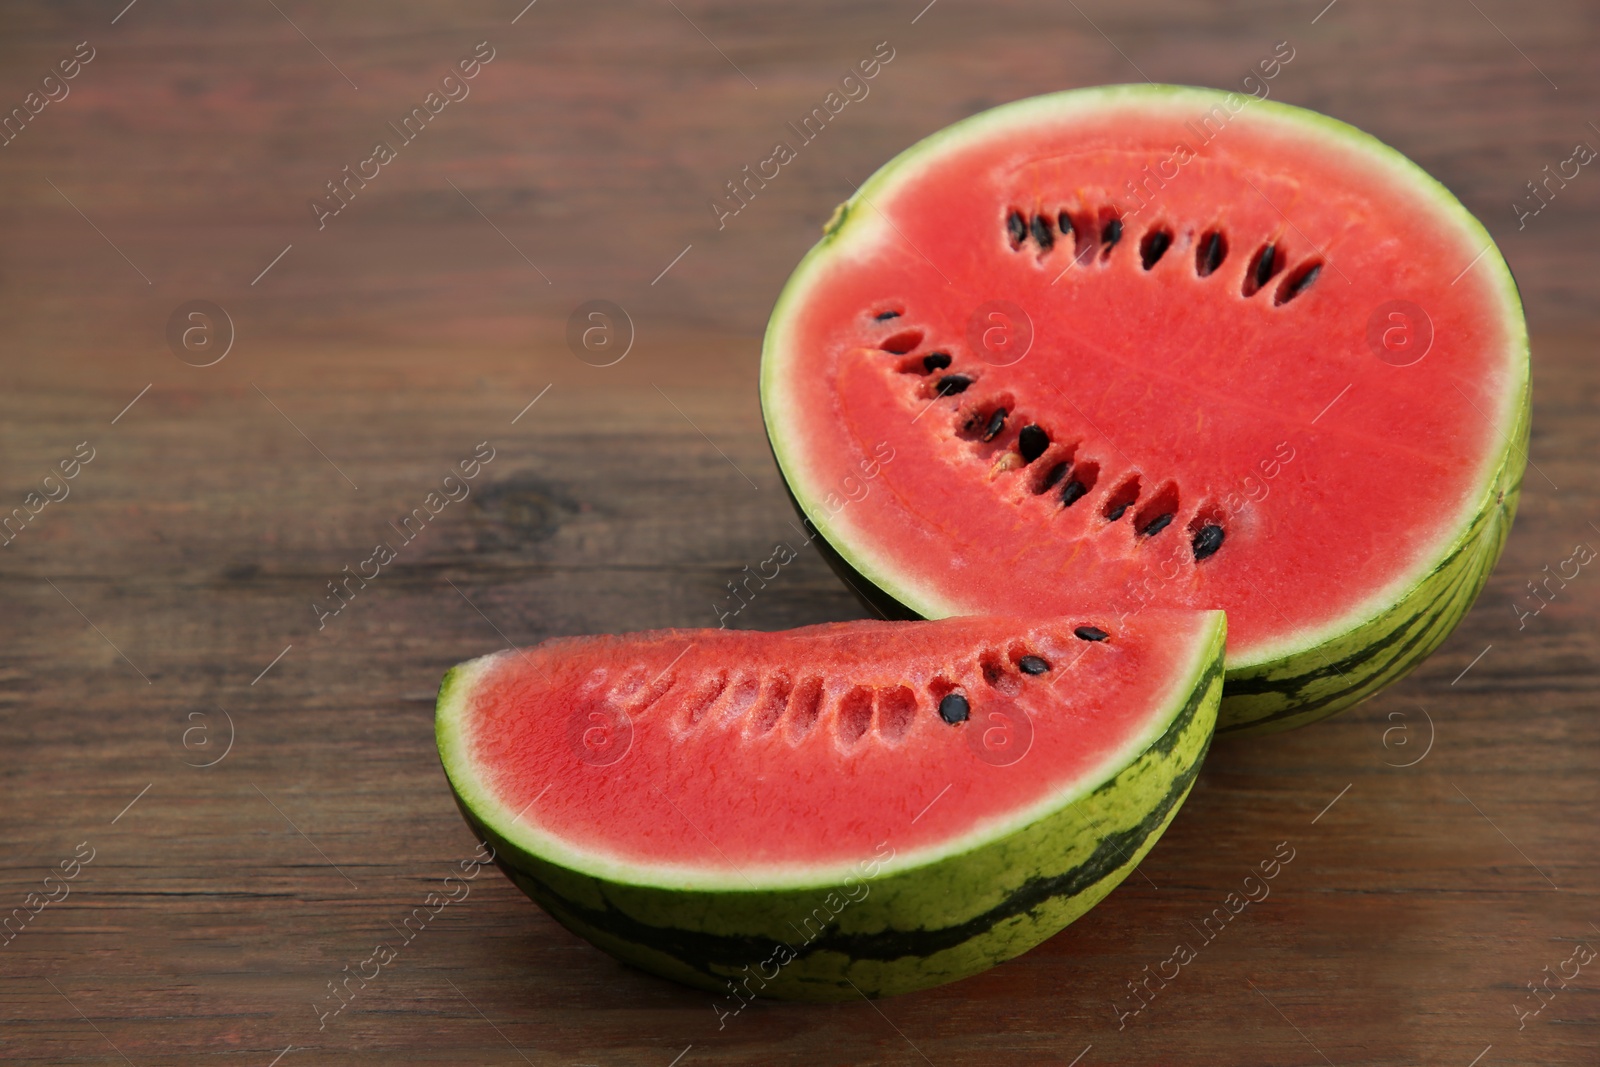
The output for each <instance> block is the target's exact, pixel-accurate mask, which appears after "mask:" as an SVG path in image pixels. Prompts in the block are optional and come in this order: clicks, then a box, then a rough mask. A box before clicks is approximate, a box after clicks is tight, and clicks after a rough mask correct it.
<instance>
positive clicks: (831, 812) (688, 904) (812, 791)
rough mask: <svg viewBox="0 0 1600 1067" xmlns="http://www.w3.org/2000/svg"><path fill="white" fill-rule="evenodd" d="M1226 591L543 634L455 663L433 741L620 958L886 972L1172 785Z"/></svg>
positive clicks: (1023, 946)
mask: <svg viewBox="0 0 1600 1067" xmlns="http://www.w3.org/2000/svg"><path fill="white" fill-rule="evenodd" d="M1224 642H1225V622H1224V616H1223V614H1222V613H1221V612H1192V611H1179V610H1165V611H1162V610H1155V611H1150V612H1146V613H1143V614H1140V615H1137V616H1130V617H1128V618H1126V619H1119V618H1116V617H1115V616H1112V615H1111V614H1110V613H1104V612H1102V613H1088V614H1083V615H1077V616H1069V617H1060V618H1053V619H1049V620H1036V619H1035V620H1018V619H1014V618H1003V617H983V618H961V619H947V620H944V621H940V622H924V623H888V622H877V621H868V622H853V623H832V624H827V625H822V626H812V627H807V628H804V629H800V630H793V631H789V632H786V633H756V632H749V631H731V630H662V631H656V632H652V633H643V634H631V635H623V636H620V637H580V638H560V639H557V640H553V641H548V642H546V643H544V644H542V645H539V646H537V647H535V648H531V649H525V650H520V651H507V652H498V653H495V654H494V655H490V656H485V657H483V658H481V659H476V660H472V661H470V662H468V663H463V664H461V665H460V666H458V667H456V668H454V669H453V670H451V671H450V673H449V674H447V675H446V676H445V679H444V682H443V684H442V685H441V686H440V689H439V705H438V718H437V733H438V742H439V753H440V757H441V759H442V761H443V763H444V768H445V772H446V774H447V775H448V777H449V779H450V785H451V788H452V789H453V790H454V791H455V795H456V800H457V803H458V804H459V806H460V808H461V810H462V813H463V814H464V815H465V816H466V819H467V822H468V823H469V824H470V825H471V826H472V828H473V830H474V831H475V832H476V833H477V834H479V835H480V836H481V837H482V838H483V839H484V840H485V841H487V842H488V843H489V844H490V845H491V846H492V847H493V848H494V850H495V854H496V856H497V857H498V862H499V863H500V865H501V867H502V869H503V870H504V871H505V872H506V874H507V875H509V876H510V877H511V879H512V880H513V881H514V882H515V883H516V884H517V885H518V886H520V887H521V888H522V889H523V890H524V891H525V892H526V893H527V894H528V895H529V896H530V897H532V898H533V899H534V900H535V901H537V902H538V903H539V904H540V905H542V906H543V907H544V908H545V910H546V911H548V912H549V913H550V914H551V915H552V916H554V917H555V918H556V919H557V920H558V921H559V922H561V923H562V924H563V925H565V926H566V927H568V928H569V929H571V930H572V931H573V932H575V933H577V934H578V935H580V936H582V937H584V938H587V939H588V940H589V941H591V942H593V943H594V944H595V945H597V946H599V947H600V948H602V949H604V950H605V951H607V952H610V953H611V954H613V955H615V956H617V957H618V958H620V959H623V960H625V961H628V962H631V963H634V964H636V965H638V966H639V967H642V968H644V969H645V970H648V971H653V972H655V973H657V974H660V975H664V976H667V977H669V978H674V979H678V980H680V981H683V982H687V983H690V984H693V985H697V986H701V987H703V988H707V989H712V990H715V991H717V992H718V993H719V994H720V995H721V996H720V998H719V1000H718V1001H717V1002H716V1003H717V1005H718V1013H719V1015H723V1016H725V1015H727V1014H729V1013H733V1012H737V1011H738V1010H739V1009H740V1008H741V1007H742V1006H743V1004H744V1003H745V1002H747V1001H748V1000H749V999H750V998H752V997H754V996H772V997H784V998H794V999H808V1000H836V999H843V998H852V997H856V996H859V995H861V994H865V995H868V996H881V995H885V994H890V993H898V992H902V991H906V990H911V989H919V988H923V987H926V986H931V985H937V984H940V983H942V982H948V981H952V980H954V979H957V978H961V977H963V976H965V975H969V974H973V973H975V972H977V971H980V970H983V969H984V968H987V967H990V966H992V965H994V964H996V963H999V962H1000V961H1002V960H1006V959H1009V958H1010V957H1012V956H1015V955H1017V954H1018V953H1021V952H1024V951H1026V950H1027V949H1029V948H1031V947H1032V946H1034V945H1036V944H1038V943H1039V942H1040V941H1042V940H1044V939H1045V938H1047V937H1049V936H1050V935H1051V934H1053V933H1055V932H1056V931H1058V930H1060V929H1061V928H1062V927H1064V926H1066V925H1067V924H1068V923H1070V922H1072V921H1073V920H1074V919H1076V918H1077V917H1078V916H1080V915H1082V914H1083V913H1084V912H1085V911H1087V910H1088V909H1089V908H1090V907H1092V906H1093V905H1094V904H1095V903H1096V902H1098V901H1099V900H1100V898H1102V897H1103V896H1105V895H1106V893H1108V892H1110V891H1111V889H1112V888H1113V887H1115V886H1116V884H1117V883H1118V882H1120V881H1121V880H1122V878H1123V877H1124V876H1126V875H1127V874H1128V873H1129V872H1130V871H1131V870H1132V869H1133V866H1134V865H1135V864H1136V863H1138V862H1139V859H1140V858H1141V857H1142V856H1143V855H1144V854H1145V853H1146V852H1147V851H1149V849H1150V848H1151V847H1152V846H1153V845H1154V844H1155V841H1156V839H1157V838H1158V837H1159V836H1160V835H1161V832H1162V830H1164V829H1165V828H1166V826H1167V824H1168V823H1169V822H1170V821H1171V820H1172V818H1173V816H1174V814H1176V812H1177V810H1178V806H1179V805H1180V804H1181V803H1182V802H1183V799H1184V797H1185V796H1186V795H1187V794H1188V791H1189V786H1190V784H1191V783H1192V782H1193V780H1194V776H1195V774H1196V772H1197V771H1198V769H1199V762H1200V759H1201V757H1202V756H1203V755H1204V753H1205V750H1206V747H1207V745H1208V744H1209V742H1210V738H1211V733H1212V729H1213V727H1214V725H1215V719H1216V707H1217V702H1218V700H1219V699H1220V697H1221V688H1222V650H1223V645H1224Z"/></svg>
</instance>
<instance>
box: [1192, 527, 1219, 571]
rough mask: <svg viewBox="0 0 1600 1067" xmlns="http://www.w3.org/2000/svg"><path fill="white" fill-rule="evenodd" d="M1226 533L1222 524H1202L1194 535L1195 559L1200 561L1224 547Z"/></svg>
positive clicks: (1197, 561)
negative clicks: (1223, 541) (1223, 540)
mask: <svg viewBox="0 0 1600 1067" xmlns="http://www.w3.org/2000/svg"><path fill="white" fill-rule="evenodd" d="M1224 536H1225V535H1224V534H1223V532H1222V527H1220V526H1215V525H1211V526H1202V527H1200V529H1199V530H1198V531H1196V533H1195V535H1194V542H1193V545H1194V561H1195V562H1196V563H1199V562H1200V561H1201V560H1203V559H1205V558H1206V557H1207V556H1211V555H1214V554H1215V553H1216V551H1217V549H1219V548H1221V547H1222V539H1223V537H1224Z"/></svg>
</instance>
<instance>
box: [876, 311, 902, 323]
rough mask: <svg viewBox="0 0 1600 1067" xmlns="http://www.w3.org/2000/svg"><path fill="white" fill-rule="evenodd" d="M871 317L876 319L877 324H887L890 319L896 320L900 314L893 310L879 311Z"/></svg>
mask: <svg viewBox="0 0 1600 1067" xmlns="http://www.w3.org/2000/svg"><path fill="white" fill-rule="evenodd" d="M872 317H873V318H875V319H877V320H878V321H879V322H888V321H889V320H890V319H898V318H899V317H900V312H898V311H893V310H891V311H880V312H878V313H877V314H876V315H874V316H872Z"/></svg>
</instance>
